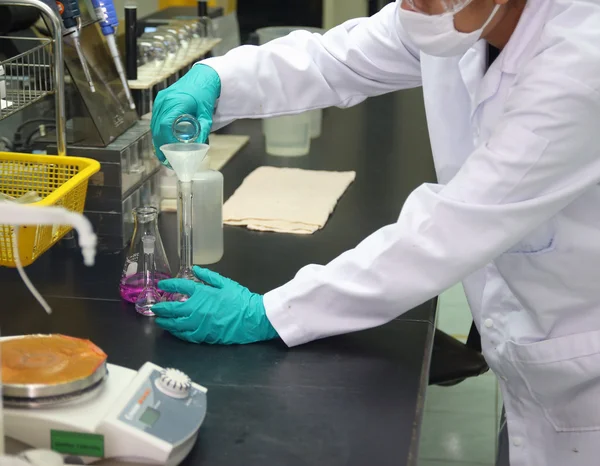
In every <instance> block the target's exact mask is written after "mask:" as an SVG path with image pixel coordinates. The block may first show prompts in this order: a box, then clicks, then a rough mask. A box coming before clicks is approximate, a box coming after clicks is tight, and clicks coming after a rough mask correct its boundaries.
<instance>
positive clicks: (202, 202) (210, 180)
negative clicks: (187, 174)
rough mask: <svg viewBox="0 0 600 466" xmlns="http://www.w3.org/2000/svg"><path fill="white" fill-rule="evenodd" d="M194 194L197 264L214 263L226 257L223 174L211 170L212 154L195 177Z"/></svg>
mask: <svg viewBox="0 0 600 466" xmlns="http://www.w3.org/2000/svg"><path fill="white" fill-rule="evenodd" d="M192 194H193V196H194V218H193V221H194V228H193V231H194V234H193V250H194V254H193V260H194V264H196V265H209V264H214V263H216V262H219V261H220V260H221V258H222V257H223V175H222V174H221V172H219V171H217V170H211V169H210V156H209V155H207V156H206V157H205V158H204V160H203V161H202V163H201V165H200V168H199V169H198V171H197V172H196V174H195V175H194V178H193V179H192Z"/></svg>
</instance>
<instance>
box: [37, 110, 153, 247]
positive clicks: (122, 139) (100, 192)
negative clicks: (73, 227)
mask: <svg viewBox="0 0 600 466" xmlns="http://www.w3.org/2000/svg"><path fill="white" fill-rule="evenodd" d="M54 149H55V147H54V146H49V147H48V151H49V152H51V151H53V150H54ZM69 152H71V153H73V154H77V155H78V156H81V157H89V158H93V159H95V160H98V161H99V162H100V167H101V168H100V171H99V172H98V173H97V174H96V175H94V176H93V177H92V178H91V179H90V183H89V186H88V195H87V198H86V205H85V211H84V213H85V215H86V216H87V217H88V218H89V219H90V221H91V222H92V225H93V226H94V230H95V232H96V234H97V235H98V249H99V250H105V251H118V250H121V249H123V248H124V247H125V246H126V245H127V242H128V241H129V239H130V238H131V235H132V232H133V217H132V211H133V209H134V208H135V207H139V206H142V205H153V206H155V207H157V208H158V207H159V204H160V198H159V183H158V175H159V170H160V167H161V165H160V163H159V162H158V160H157V159H156V157H155V156H154V149H153V145H152V136H151V134H150V122H149V121H147V120H140V121H137V122H136V123H135V124H134V125H133V126H132V127H131V128H129V129H128V130H127V131H125V132H124V133H123V134H122V135H121V136H119V137H117V138H116V139H115V140H114V141H113V142H112V143H110V144H108V145H107V146H106V147H91V146H83V145H82V146H80V145H77V144H73V145H69Z"/></svg>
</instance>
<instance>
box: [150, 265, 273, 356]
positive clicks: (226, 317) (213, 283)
mask: <svg viewBox="0 0 600 466" xmlns="http://www.w3.org/2000/svg"><path fill="white" fill-rule="evenodd" d="M194 275H196V277H197V278H198V279H200V280H202V281H203V282H205V283H206V285H204V284H202V283H196V282H194V281H192V280H186V279H182V278H173V279H169V280H163V281H161V282H159V284H158V287H159V288H160V289H161V290H163V291H166V292H167V293H183V294H186V295H188V296H189V299H188V300H187V301H185V302H163V303H158V304H156V305H154V306H153V307H152V312H154V313H155V314H156V316H157V319H156V323H157V324H158V325H159V326H160V327H162V328H164V329H165V330H168V331H169V332H171V333H172V334H173V335H175V336H176V337H178V338H181V339H182V340H187V341H191V342H193V343H211V344H222V345H231V344H245V343H254V342H257V341H264V340H271V339H273V338H276V337H278V335H277V332H276V331H275V329H274V328H273V326H272V325H271V323H270V322H269V319H268V318H267V315H266V313H265V307H264V305H263V297H262V296H261V295H258V294H255V293H251V292H250V291H248V289H247V288H244V287H243V286H241V285H239V284H238V283H236V282H234V281H233V280H230V279H228V278H224V277H222V276H221V275H219V274H218V273H215V272H211V271H210V270H207V269H202V268H200V267H194Z"/></svg>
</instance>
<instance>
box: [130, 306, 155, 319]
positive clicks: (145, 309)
mask: <svg viewBox="0 0 600 466" xmlns="http://www.w3.org/2000/svg"><path fill="white" fill-rule="evenodd" d="M153 306H154V304H143V305H140V304H136V305H135V310H136V312H137V313H138V314H141V315H143V316H145V317H153V316H154V315H155V314H154V312H152V307H153Z"/></svg>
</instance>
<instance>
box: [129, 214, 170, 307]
mask: <svg viewBox="0 0 600 466" xmlns="http://www.w3.org/2000/svg"><path fill="white" fill-rule="evenodd" d="M144 236H153V237H154V238H155V245H154V280H155V282H156V283H157V284H158V282H159V281H161V280H164V279H166V278H171V277H172V274H171V268H170V267H169V262H168V261H167V255H166V254H165V248H164V247H163V243H162V240H161V238H160V233H159V232H158V209H157V208H156V207H138V208H136V209H133V237H132V239H131V243H130V244H129V250H128V252H127V258H126V259H125V265H124V266H123V274H122V275H121V283H120V286H119V288H120V291H121V298H123V299H124V300H125V301H128V302H130V303H135V302H136V300H137V297H138V296H139V295H140V293H141V292H142V290H143V289H144V243H143V241H142V238H143V237H144Z"/></svg>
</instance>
